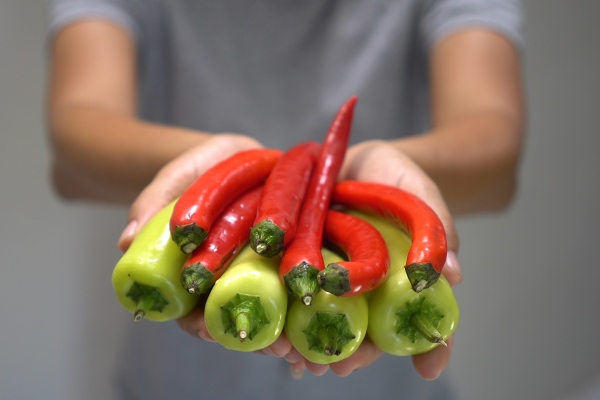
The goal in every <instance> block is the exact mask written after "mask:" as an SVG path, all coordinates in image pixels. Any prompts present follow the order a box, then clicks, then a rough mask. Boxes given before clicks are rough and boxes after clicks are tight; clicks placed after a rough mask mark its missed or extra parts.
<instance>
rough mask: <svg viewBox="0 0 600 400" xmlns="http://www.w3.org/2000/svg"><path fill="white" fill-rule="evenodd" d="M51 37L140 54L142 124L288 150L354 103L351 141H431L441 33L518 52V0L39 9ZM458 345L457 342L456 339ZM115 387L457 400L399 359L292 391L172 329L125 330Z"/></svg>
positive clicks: (171, 392) (241, 0) (78, 1)
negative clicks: (472, 32)
mask: <svg viewBox="0 0 600 400" xmlns="http://www.w3.org/2000/svg"><path fill="white" fill-rule="evenodd" d="M49 4H50V8H49V12H50V19H49V37H52V35H54V34H55V33H56V32H57V31H58V30H60V29H61V28H63V27H64V26H65V25H67V24H69V23H71V22H73V21H77V20H80V19H82V18H90V17H93V18H104V19H107V20H110V21H113V22H114V23H117V24H119V25H120V26H122V27H123V28H124V29H126V30H127V31H128V32H129V33H130V34H131V35H132V37H133V38H134V40H135V42H136V44H137V53H138V54H137V55H138V71H139V82H138V83H139V85H138V91H139V115H140V117H141V118H143V119H146V120H148V121H155V122H159V123H165V124H173V125H178V126H184V127H190V128H195V129H200V130H206V131H210V132H238V133H244V134H248V135H252V136H254V137H256V138H258V139H259V140H260V141H261V142H262V143H263V144H264V145H265V146H269V147H275V148H281V149H286V148H289V147H291V146H292V145H294V144H297V143H299V142H301V141H304V140H309V139H312V140H321V139H322V138H323V137H324V135H325V132H326V130H327V128H328V127H329V125H330V123H331V120H332V118H333V115H334V114H335V112H336V111H337V109H338V108H339V107H340V106H341V105H342V104H343V103H344V101H345V100H346V99H347V98H349V97H350V96H351V95H357V96H358V98H359V102H358V104H357V106H356V111H355V117H354V123H353V130H352V139H351V141H352V142H353V143H356V142H359V141H363V140H369V139H391V138H397V137H402V136H408V135H415V134H419V133H422V132H425V131H427V130H428V129H429V126H430V124H429V104H428V102H429V98H428V97H429V94H428V91H429V83H428V55H429V53H430V51H431V49H432V47H433V46H434V45H435V44H436V43H437V42H438V41H439V40H441V39H442V38H443V37H445V36H446V35H448V34H450V33H452V32H454V31H456V30H458V29H462V28H466V27H483V28H487V29H491V30H494V31H496V32H499V33H500V34H502V35H504V36H505V37H506V38H507V39H509V40H510V41H511V42H512V43H514V45H515V46H516V47H517V48H518V49H521V48H522V47H523V44H522V36H521V25H522V22H523V21H522V10H521V2H520V1H519V0H303V1H298V0H296V1H293V0H254V1H251V0H218V1H208V0H49ZM458 335H459V336H460V331H459V332H458ZM131 339H132V340H131V342H130V343H128V344H127V346H126V350H124V351H123V352H122V354H123V363H122V364H121V369H120V371H119V372H118V374H117V375H116V376H117V381H118V383H119V385H120V388H121V389H122V392H123V396H124V397H123V398H126V399H144V400H149V399H177V400H185V399H198V398H236V397H241V396H244V397H246V398H260V399H262V400H269V399H276V398H277V399H279V398H286V399H290V400H293V399H308V398H315V399H316V398H325V397H327V398H329V399H332V400H333V399H345V400H347V399H348V398H351V399H354V398H375V399H381V398H389V397H392V396H393V397H394V398H396V397H397V398H403V399H450V398H454V396H453V394H452V390H451V386H450V385H448V382H446V381H445V379H444V377H442V378H441V379H439V380H437V381H435V382H426V381H424V380H422V379H421V378H420V377H419V376H418V375H417V374H416V372H415V371H414V369H413V367H412V364H411V361H410V358H409V357H391V356H384V357H382V358H381V359H379V360H378V361H377V362H376V363H375V364H374V365H372V366H371V367H370V368H367V369H365V370H361V371H357V372H355V373H353V374H352V375H351V376H350V377H349V378H345V379H342V378H337V377H335V376H334V375H333V374H331V373H328V374H326V376H324V377H313V376H306V377H305V378H304V379H303V380H301V381H299V382H298V381H294V380H293V379H292V378H291V377H290V374H289V372H288V371H289V369H288V366H287V364H286V363H285V361H283V360H280V359H276V358H274V357H266V356H259V355H257V354H246V353H238V352H233V351H226V350H225V349H223V348H221V347H220V346H219V345H217V344H214V343H205V342H201V341H199V340H196V339H193V338H190V337H188V336H187V335H186V334H185V333H183V332H182V331H180V330H179V328H178V327H177V326H176V324H174V323H162V324H161V323H151V322H142V323H140V324H136V326H135V327H132V338H131Z"/></svg>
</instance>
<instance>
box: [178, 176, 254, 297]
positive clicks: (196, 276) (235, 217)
mask: <svg viewBox="0 0 600 400" xmlns="http://www.w3.org/2000/svg"><path fill="white" fill-rule="evenodd" d="M262 188H263V187H262V185H259V186H256V187H254V188H252V189H250V190H249V191H247V192H246V193H244V194H242V195H241V196H240V197H239V198H237V199H236V200H234V201H233V202H232V203H231V204H229V206H228V207H227V208H226V209H225V210H224V211H223V212H222V213H221V214H220V215H219V217H218V218H217V219H216V220H215V222H214V223H213V225H212V227H211V229H210V232H209V233H208V235H207V236H206V240H204V241H203V242H202V244H200V246H198V248H196V249H195V250H194V251H193V252H192V254H191V256H190V257H189V258H188V259H187V261H186V262H185V263H184V264H183V268H182V270H181V284H182V286H183V288H184V289H185V290H187V291H188V292H189V293H191V294H202V293H205V292H207V291H208V290H209V289H210V288H211V287H212V285H213V283H215V281H216V280H217V279H218V278H219V277H220V276H221V275H223V272H225V270H226V269H227V267H228V266H229V264H230V263H231V261H232V260H233V258H234V257H235V256H236V255H237V254H238V252H239V251H240V250H241V248H242V247H244V246H245V245H246V243H248V237H249V235H250V228H252V223H253V222H254V217H255V216H256V210H257V208H258V203H259V201H260V195H261V192H262Z"/></svg>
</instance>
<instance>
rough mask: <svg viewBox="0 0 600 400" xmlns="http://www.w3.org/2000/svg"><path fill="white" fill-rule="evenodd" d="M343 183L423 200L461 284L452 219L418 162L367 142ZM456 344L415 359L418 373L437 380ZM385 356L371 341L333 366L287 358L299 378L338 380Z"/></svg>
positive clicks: (451, 275)
mask: <svg viewBox="0 0 600 400" xmlns="http://www.w3.org/2000/svg"><path fill="white" fill-rule="evenodd" d="M340 180H359V181H370V182H378V183H383V184H387V185H392V186H395V187H399V188H401V189H403V190H406V191H408V192H411V193H413V194H415V195H417V196H419V197H420V198H421V199H423V200H424V201H425V202H426V203H427V204H428V205H429V206H430V207H431V208H432V209H433V210H434V211H435V212H436V213H437V215H438V216H439V217H440V219H441V220H442V223H443V225H444V228H445V229H446V234H447V240H448V256H447V260H446V265H445V266H444V269H443V272H442V273H443V274H444V276H445V277H446V278H447V279H448V282H450V284H451V285H456V284H458V283H459V282H460V281H461V271H460V265H459V263H458V259H457V256H456V254H457V252H458V244H459V242H458V235H457V232H456V229H455V226H454V223H453V219H452V216H451V214H450V212H449V210H448V207H447V206H446V204H445V202H444V199H443V197H442V195H441V193H440V191H439V190H438V188H437V186H436V185H435V183H434V182H433V181H432V180H431V178H429V177H428V176H427V174H425V172H424V171H423V170H422V169H421V168H420V167H419V166H418V165H417V164H416V163H415V162H414V161H412V160H411V159H410V158H409V157H407V156H406V155H405V154H403V153H402V152H401V151H400V150H398V149H396V148H395V147H393V146H392V145H391V144H389V143H386V142H383V141H369V142H363V143H360V144H358V145H355V146H353V147H351V148H350V149H348V151H347V154H346V159H345V162H344V165H343V167H342V170H341V171H340ZM452 344H453V338H449V339H448V340H447V345H448V346H447V347H445V346H438V347H436V348H435V349H433V350H432V351H429V352H427V353H424V354H419V355H415V356H413V357H412V360H413V365H414V367H415V369H416V370H417V372H418V373H419V374H420V375H421V376H422V377H423V378H425V379H435V378H437V377H438V376H439V375H440V374H441V372H442V371H443V369H444V368H445V367H446V365H447V364H448V361H449V360H450V354H451V351H452ZM382 354H383V351H382V350H381V349H379V348H378V347H377V346H376V345H375V344H374V343H373V342H372V341H371V340H369V338H368V337H367V338H365V340H364V341H363V343H362V344H361V346H360V347H359V348H358V350H357V351H356V352H355V353H354V354H353V355H352V356H350V357H348V358H347V359H345V360H342V361H339V362H336V363H332V364H329V365H318V364H314V363H311V362H309V361H308V360H306V359H305V358H304V357H302V355H300V353H299V352H298V351H297V350H295V349H292V350H291V351H290V352H289V353H288V354H287V355H286V356H285V357H286V360H287V361H288V362H290V366H291V372H292V375H293V376H295V377H301V376H302V375H303V374H304V371H305V370H308V371H310V372H311V373H313V374H314V375H323V374H324V373H325V372H327V370H328V369H331V370H332V372H333V373H334V374H336V375H338V376H347V375H349V374H351V373H352V372H353V371H355V370H357V369H361V368H366V367H368V366H369V365H371V364H372V363H373V362H375V361H376V360H377V359H378V358H379V357H380V356H381V355H382Z"/></svg>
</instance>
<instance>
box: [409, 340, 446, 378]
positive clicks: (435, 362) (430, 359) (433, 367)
mask: <svg viewBox="0 0 600 400" xmlns="http://www.w3.org/2000/svg"><path fill="white" fill-rule="evenodd" d="M453 343H454V338H452V337H451V338H449V339H448V340H447V341H446V344H447V345H448V346H438V347H436V348H435V349H433V350H431V351H429V352H427V353H423V354H418V355H415V356H413V357H412V361H413V365H414V367H415V369H416V370H417V372H418V373H419V375H421V376H422V377H423V378H424V379H427V380H434V379H437V378H438V377H439V376H440V374H441V373H442V371H443V370H444V368H446V366H447V365H448V362H449V361H450V355H451V353H452V345H453Z"/></svg>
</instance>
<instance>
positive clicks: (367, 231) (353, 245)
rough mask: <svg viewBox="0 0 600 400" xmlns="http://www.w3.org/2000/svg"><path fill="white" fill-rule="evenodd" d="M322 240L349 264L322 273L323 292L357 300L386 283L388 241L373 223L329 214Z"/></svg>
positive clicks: (330, 267)
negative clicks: (354, 297)
mask: <svg viewBox="0 0 600 400" xmlns="http://www.w3.org/2000/svg"><path fill="white" fill-rule="evenodd" d="M323 236H324V238H325V240H326V241H328V242H330V243H331V244H333V246H334V247H335V248H338V249H340V250H341V251H342V252H343V253H344V254H346V256H347V258H348V260H349V261H339V262H335V263H331V264H329V265H327V267H326V268H325V269H324V270H323V271H321V272H319V275H318V279H319V283H320V285H321V288H322V289H323V290H325V291H327V292H329V293H331V294H334V295H336V296H354V295H357V294H361V293H366V292H369V291H371V290H373V289H375V288H376V287H378V286H379V285H380V284H381V283H383V281H384V280H385V278H386V277H387V274H388V271H389V268H390V255H389V253H388V249H387V245H386V243H385V240H384V239H383V237H382V236H381V234H380V233H379V231H378V230H377V229H375V228H374V227H373V226H372V225H371V224H370V223H368V222H367V221H365V220H362V219H360V218H358V217H355V216H353V215H350V214H345V213H342V212H339V211H334V210H329V212H328V213H327V219H326V221H325V229H324V231H323Z"/></svg>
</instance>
